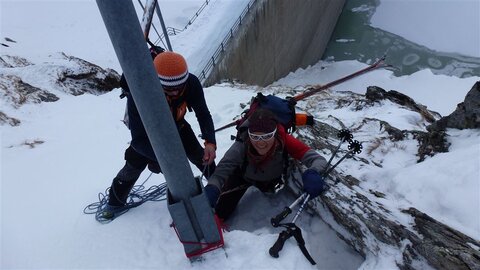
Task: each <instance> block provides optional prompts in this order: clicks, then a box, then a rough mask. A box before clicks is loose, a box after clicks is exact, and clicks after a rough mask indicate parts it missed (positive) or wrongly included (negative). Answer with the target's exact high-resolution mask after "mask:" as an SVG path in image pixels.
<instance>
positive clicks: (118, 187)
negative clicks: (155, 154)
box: [108, 122, 215, 206]
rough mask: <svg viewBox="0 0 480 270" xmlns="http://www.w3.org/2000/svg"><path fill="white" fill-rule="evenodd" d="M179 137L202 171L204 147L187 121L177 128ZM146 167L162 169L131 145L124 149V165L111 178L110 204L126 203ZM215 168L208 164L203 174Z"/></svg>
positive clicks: (191, 158) (192, 160) (187, 152)
mask: <svg viewBox="0 0 480 270" xmlns="http://www.w3.org/2000/svg"><path fill="white" fill-rule="evenodd" d="M178 132H179V135H180V139H181V140H182V144H183V148H184V149H185V153H186V155H187V158H188V159H189V160H190V162H192V163H193V164H194V165H195V166H196V167H197V168H198V169H199V170H200V171H202V172H204V168H205V166H204V165H203V154H204V149H203V147H202V146H201V145H200V143H199V142H198V140H197V137H196V136H195V133H194V132H193V130H192V128H191V127H190V125H189V124H188V123H186V122H185V124H184V125H183V126H182V127H181V128H180V129H179V131H178ZM147 166H148V168H149V169H150V170H151V171H152V172H154V173H161V172H162V170H161V168H160V165H159V164H158V162H157V161H156V160H151V159H149V158H147V157H145V156H143V155H141V154H139V153H137V152H136V151H135V150H134V149H133V148H132V147H131V146H130V147H128V148H127V150H125V165H124V166H123V168H122V169H120V171H119V172H118V174H117V176H116V177H115V178H114V179H113V181H112V185H111V187H110V192H109V201H108V203H109V204H110V205H115V206H121V205H124V204H125V203H126V200H127V197H128V194H129V193H130V191H131V189H132V188H133V186H134V185H135V182H137V180H138V178H139V177H140V174H141V173H142V172H143V170H145V168H146V167H147ZM214 170H215V163H212V164H210V165H208V166H207V167H206V168H205V172H204V176H205V177H206V178H209V177H210V175H212V174H213V171H214Z"/></svg>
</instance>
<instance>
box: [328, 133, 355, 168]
mask: <svg viewBox="0 0 480 270" xmlns="http://www.w3.org/2000/svg"><path fill="white" fill-rule="evenodd" d="M337 137H338V138H340V142H339V143H338V145H337V148H336V149H335V150H334V151H333V152H332V156H331V157H330V159H329V160H328V162H327V165H325V171H326V170H327V169H328V167H329V166H330V164H331V163H332V160H333V158H334V157H335V155H336V154H337V152H338V149H340V146H341V145H342V143H343V142H345V141H351V140H352V138H353V135H352V133H351V132H350V131H349V130H348V129H342V130H340V131H339V132H338V134H337Z"/></svg>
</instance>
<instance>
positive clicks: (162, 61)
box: [153, 51, 189, 87]
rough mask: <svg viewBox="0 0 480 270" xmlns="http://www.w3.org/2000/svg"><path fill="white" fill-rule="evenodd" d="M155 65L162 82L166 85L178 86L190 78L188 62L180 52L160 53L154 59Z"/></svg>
mask: <svg viewBox="0 0 480 270" xmlns="http://www.w3.org/2000/svg"><path fill="white" fill-rule="evenodd" d="M153 65H154V66H155V69H156V70H157V73H158V77H159V78H160V83H161V84H162V85H164V86H170V87H172V86H178V85H181V84H183V83H185V82H186V81H187V79H188V75H189V73H188V68H187V62H186V61H185V58H183V56H181V55H180V54H178V53H174V52H168V51H167V52H163V53H160V54H159V55H158V56H157V57H155V60H153Z"/></svg>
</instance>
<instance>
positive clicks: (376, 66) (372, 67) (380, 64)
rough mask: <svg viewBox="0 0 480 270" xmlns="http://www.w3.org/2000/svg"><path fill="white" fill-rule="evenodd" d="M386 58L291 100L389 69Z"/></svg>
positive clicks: (233, 124) (298, 99) (219, 129)
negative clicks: (370, 73)
mask: <svg viewBox="0 0 480 270" xmlns="http://www.w3.org/2000/svg"><path fill="white" fill-rule="evenodd" d="M385 58H386V55H384V56H383V57H382V58H380V59H379V60H378V61H376V62H375V63H373V64H371V65H370V66H368V67H366V68H363V69H361V70H359V71H357V72H354V73H352V74H349V75H347V76H345V77H342V78H340V79H337V80H335V81H332V82H329V83H327V84H325V85H321V86H316V87H311V88H309V89H307V90H305V92H303V93H301V94H298V95H296V96H294V97H292V98H291V99H292V100H293V101H294V102H298V101H300V100H303V99H305V98H307V97H310V96H312V95H314V94H316V93H318V92H320V91H323V90H326V89H329V88H330V87H333V86H336V85H339V84H341V83H344V82H346V81H348V80H351V79H353V78H355V77H358V76H360V75H363V74H365V73H368V72H370V71H373V70H376V69H379V68H384V67H388V66H389V65H387V64H385ZM238 121H240V120H235V121H233V122H231V123H229V124H226V125H224V126H222V127H220V128H217V129H216V130H215V132H217V131H221V130H224V129H227V128H229V127H233V126H236V125H237V124H238V123H239V122H238Z"/></svg>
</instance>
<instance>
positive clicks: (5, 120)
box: [0, 111, 21, 127]
mask: <svg viewBox="0 0 480 270" xmlns="http://www.w3.org/2000/svg"><path fill="white" fill-rule="evenodd" d="M20 123H21V122H20V120H18V119H16V118H13V117H10V116H8V115H6V114H5V113H4V112H2V111H0V125H3V124H8V125H10V126H12V127H15V126H18V125H20Z"/></svg>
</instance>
